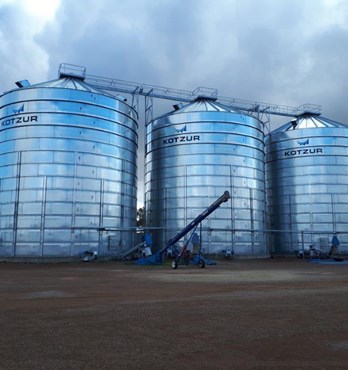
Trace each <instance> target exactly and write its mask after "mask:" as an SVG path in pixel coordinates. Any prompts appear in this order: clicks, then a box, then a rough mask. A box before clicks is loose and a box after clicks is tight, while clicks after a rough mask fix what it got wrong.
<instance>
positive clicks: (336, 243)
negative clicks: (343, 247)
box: [328, 234, 340, 257]
mask: <svg viewBox="0 0 348 370" xmlns="http://www.w3.org/2000/svg"><path fill="white" fill-rule="evenodd" d="M339 245H340V241H339V240H338V237H337V235H336V234H334V236H333V237H332V240H331V248H330V250H329V253H328V256H329V257H331V255H333V254H338V246H339Z"/></svg>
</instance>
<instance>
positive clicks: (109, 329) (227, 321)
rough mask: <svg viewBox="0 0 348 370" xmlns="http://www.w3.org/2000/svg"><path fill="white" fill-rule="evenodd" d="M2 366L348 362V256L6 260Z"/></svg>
mask: <svg viewBox="0 0 348 370" xmlns="http://www.w3.org/2000/svg"><path fill="white" fill-rule="evenodd" d="M0 278H1V285H0V323H1V335H0V369H1V370H2V369H6V370H10V369H14V370H19V369H23V370H24V369H33V370H34V369H35V370H38V369H45V370H46V369H65V370H66V369H91V370H94V369H127V370H128V369H151V370H156V369H161V370H165V369H243V370H244V369H334V370H338V369H348V265H343V264H341V265H339V264H336V265H319V264H313V263H309V262H307V261H303V260H298V259H273V260H232V261H220V262H218V264H217V265H214V266H207V267H206V268H204V269H199V268H197V267H195V266H188V267H187V266H179V268H178V269H177V270H172V269H171V268H170V267H169V266H168V264H164V265H161V266H136V265H133V264H130V263H128V264H126V263H123V262H104V263H100V262H89V263H83V262H81V263H70V264H68V263H59V264H25V263H21V264H15V263H1V264H0Z"/></svg>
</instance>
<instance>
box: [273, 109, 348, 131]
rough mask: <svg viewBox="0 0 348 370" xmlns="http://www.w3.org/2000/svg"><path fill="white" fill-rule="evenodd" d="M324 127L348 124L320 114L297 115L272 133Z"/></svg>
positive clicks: (345, 126)
mask: <svg viewBox="0 0 348 370" xmlns="http://www.w3.org/2000/svg"><path fill="white" fill-rule="evenodd" d="M322 127H344V128H347V125H345V124H343V123H340V122H337V121H333V120H331V119H329V118H325V117H322V116H319V115H312V114H306V115H303V116H300V117H297V118H295V119H293V120H291V121H290V122H288V123H286V124H285V125H283V126H281V127H279V128H277V129H276V130H274V131H273V132H272V133H278V132H285V131H293V130H301V129H306V128H322Z"/></svg>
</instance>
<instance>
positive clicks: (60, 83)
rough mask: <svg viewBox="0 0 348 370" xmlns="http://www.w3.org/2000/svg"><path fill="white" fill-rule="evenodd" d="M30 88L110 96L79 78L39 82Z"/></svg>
mask: <svg viewBox="0 0 348 370" xmlns="http://www.w3.org/2000/svg"><path fill="white" fill-rule="evenodd" d="M31 87H35V88H36V87H53V88H62V89H73V90H81V91H89V92H93V93H97V94H103V95H110V94H108V93H106V92H105V91H103V90H100V89H96V88H95V87H93V86H91V85H89V84H87V83H86V82H84V81H83V80H82V79H81V78H75V77H63V78H58V79H56V80H51V81H46V82H40V83H38V84H35V85H30V86H29V88H31ZM110 96H113V95H110Z"/></svg>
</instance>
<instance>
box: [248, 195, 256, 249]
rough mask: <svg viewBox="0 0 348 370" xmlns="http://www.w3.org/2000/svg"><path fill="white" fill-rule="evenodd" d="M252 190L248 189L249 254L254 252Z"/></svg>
mask: <svg viewBox="0 0 348 370" xmlns="http://www.w3.org/2000/svg"><path fill="white" fill-rule="evenodd" d="M252 195H253V194H252V189H251V188H249V206H250V228H251V253H252V254H254V252H255V240H254V238H255V230H254V227H255V225H254V208H253V196H252Z"/></svg>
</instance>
